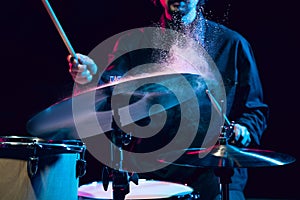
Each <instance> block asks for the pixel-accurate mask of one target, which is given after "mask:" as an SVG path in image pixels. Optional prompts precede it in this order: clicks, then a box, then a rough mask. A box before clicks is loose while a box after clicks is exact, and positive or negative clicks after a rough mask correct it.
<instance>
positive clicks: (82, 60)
mask: <svg viewBox="0 0 300 200" xmlns="http://www.w3.org/2000/svg"><path fill="white" fill-rule="evenodd" d="M76 55H77V58H78V60H76V59H74V58H73V57H72V56H71V55H69V56H68V57H67V60H68V62H69V72H70V74H71V76H72V77H73V80H74V81H75V82H76V83H79V84H86V83H89V82H91V81H92V79H93V76H94V75H95V74H96V73H97V69H98V67H97V65H96V63H95V62H94V61H93V60H92V59H91V58H90V57H88V56H85V55H82V54H79V53H77V54H76Z"/></svg>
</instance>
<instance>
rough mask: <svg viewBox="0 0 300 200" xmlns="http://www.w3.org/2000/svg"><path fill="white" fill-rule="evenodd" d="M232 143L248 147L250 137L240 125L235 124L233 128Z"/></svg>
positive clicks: (246, 130)
mask: <svg viewBox="0 0 300 200" xmlns="http://www.w3.org/2000/svg"><path fill="white" fill-rule="evenodd" d="M233 134H234V143H235V144H240V145H243V146H245V147H247V146H249V144H250V142H251V137H250V133H249V131H248V129H247V128H246V127H245V126H242V125H240V124H235V125H234V128H233Z"/></svg>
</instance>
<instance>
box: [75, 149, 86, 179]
mask: <svg viewBox="0 0 300 200" xmlns="http://www.w3.org/2000/svg"><path fill="white" fill-rule="evenodd" d="M85 151H86V148H84V149H83V150H82V151H81V152H80V158H79V159H78V160H77V161H76V178H80V177H83V176H84V175H85V174H86V165H87V163H86V160H85V159H84V157H85Z"/></svg>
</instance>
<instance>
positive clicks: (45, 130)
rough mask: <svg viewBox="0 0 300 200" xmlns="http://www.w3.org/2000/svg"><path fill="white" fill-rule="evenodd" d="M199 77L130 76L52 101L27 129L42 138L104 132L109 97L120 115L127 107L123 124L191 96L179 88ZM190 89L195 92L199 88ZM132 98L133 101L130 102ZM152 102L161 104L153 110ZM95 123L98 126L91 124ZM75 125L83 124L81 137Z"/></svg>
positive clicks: (107, 128)
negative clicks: (127, 115)
mask: <svg viewBox="0 0 300 200" xmlns="http://www.w3.org/2000/svg"><path fill="white" fill-rule="evenodd" d="M200 79H201V80H202V82H203V79H202V78H201V77H200V76H199V75H197V74H188V73H186V74H183V73H173V74H155V73H154V74H151V75H150V76H149V75H147V76H143V74H142V75H139V76H135V77H132V76H129V77H127V78H124V79H120V80H118V81H115V82H112V83H108V84H104V85H101V86H98V87H95V88H91V89H89V90H85V91H84V92H81V93H78V94H76V95H73V96H70V97H68V98H65V99H63V100H62V101H59V102H57V103H55V104H54V105H52V106H50V107H48V108H46V109H45V110H43V111H41V112H39V113H38V114H36V115H35V116H34V117H32V118H31V119H30V120H29V121H28V122H27V131H28V133H29V134H31V135H33V136H36V137H40V138H45V139H82V138H83V137H84V138H85V137H91V136H95V135H98V134H101V133H105V132H107V131H110V130H112V127H111V125H112V117H113V111H112V109H111V107H112V105H111V104H112V101H111V100H113V99H115V100H114V101H113V102H114V103H115V104H114V106H115V107H117V109H118V112H119V115H120V116H121V115H122V114H123V113H126V112H127V113H128V110H129V112H130V117H125V118H122V116H121V123H122V126H126V125H128V124H131V123H134V122H136V121H138V120H141V119H144V118H146V117H150V116H151V115H155V114H158V113H161V112H164V111H165V110H167V109H169V108H172V107H174V106H176V105H178V104H181V103H184V102H186V101H189V100H190V99H192V98H194V96H195V95H194V94H193V95H194V96H193V95H191V94H190V93H188V92H189V91H187V90H186V89H185V90H183V89H182V87H184V85H189V86H186V87H193V86H191V85H193V83H197V84H196V86H198V85H199V82H201V80H200ZM169 88H172V90H169ZM193 89H194V91H193V92H194V93H195V92H197V90H198V88H193ZM204 94H205V93H204ZM175 95H176V98H175ZM178 97H180V98H179V100H178ZM132 99H135V100H134V101H132V102H129V100H130V101H131V100H132ZM155 104H159V105H162V107H155V109H152V108H153V105H155ZM150 108H151V112H149V110H150ZM122 112H123V113H122ZM95 122H96V123H98V125H97V126H94V124H95ZM93 123H94V124H93ZM78 124H81V125H82V124H83V125H84V130H83V131H81V132H84V134H85V135H84V136H83V135H80V134H79V133H78V126H77V125H78ZM99 127H100V128H99ZM80 128H82V126H81V127H80Z"/></svg>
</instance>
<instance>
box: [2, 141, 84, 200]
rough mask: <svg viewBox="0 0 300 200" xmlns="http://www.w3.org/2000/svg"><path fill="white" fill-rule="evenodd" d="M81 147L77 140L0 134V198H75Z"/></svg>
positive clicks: (79, 174)
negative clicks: (48, 139)
mask: <svg viewBox="0 0 300 200" xmlns="http://www.w3.org/2000/svg"><path fill="white" fill-rule="evenodd" d="M85 148H86V147H85V145H84V143H82V142H80V141H78V140H76V141H75V140H64V141H63V140H62V141H53V140H51V141H47V140H43V139H40V138H36V137H19V136H3V137H0V199H1V200H2V199H5V200H6V199H9V200H57V199H64V200H77V199H78V196H77V193H78V184H79V178H78V177H80V176H81V175H82V173H80V172H82V170H81V169H82V166H81V165H80V164H79V163H82V161H84V158H83V157H84V152H85ZM36 161H37V162H36ZM34 169H37V170H34ZM78 169H80V170H81V171H80V170H78ZM78 172H79V173H78Z"/></svg>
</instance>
